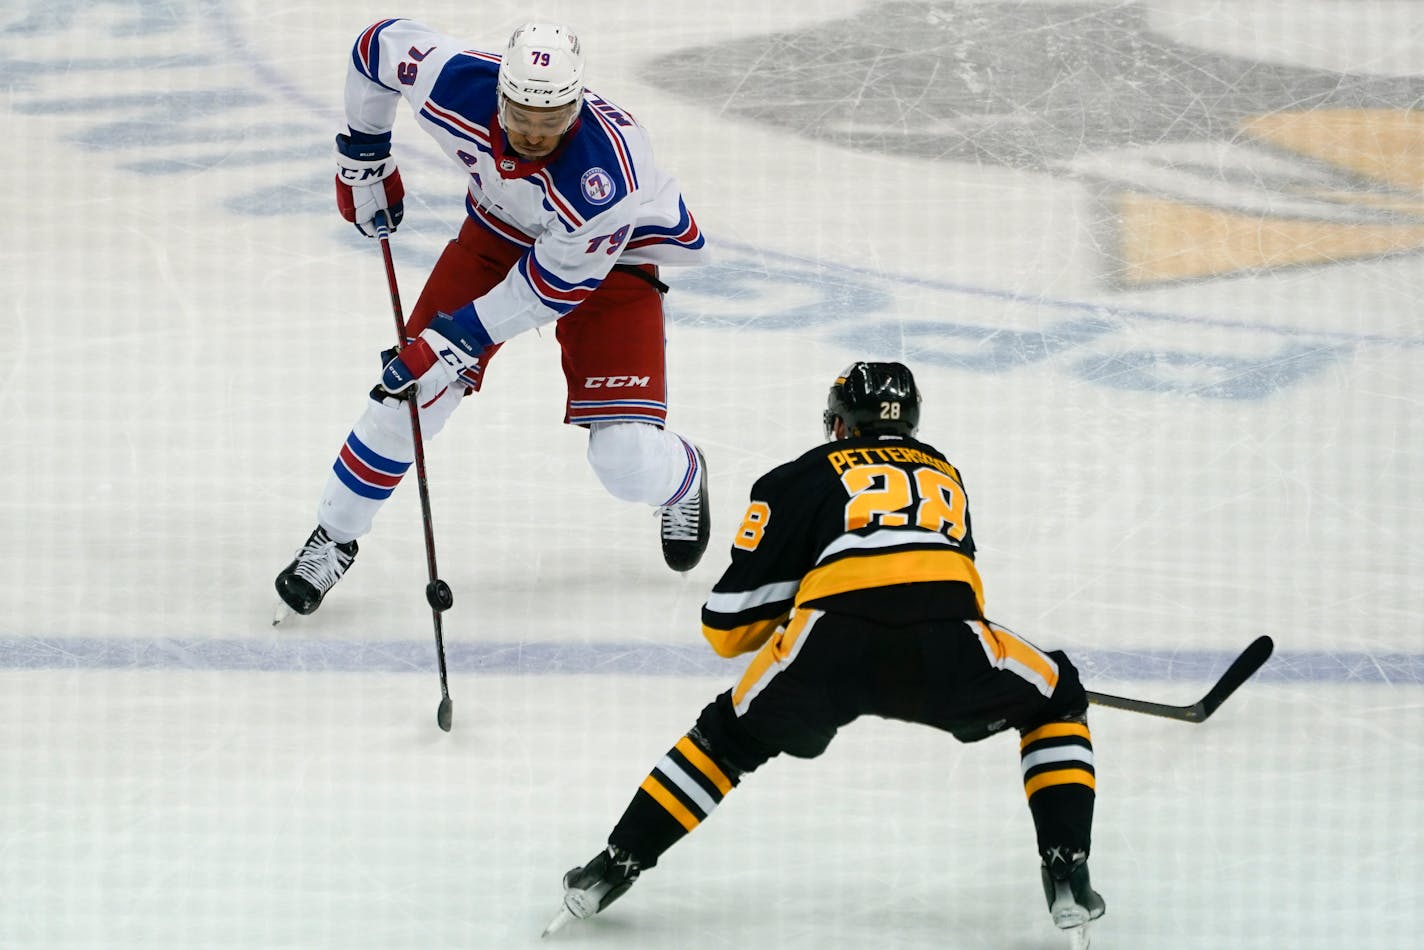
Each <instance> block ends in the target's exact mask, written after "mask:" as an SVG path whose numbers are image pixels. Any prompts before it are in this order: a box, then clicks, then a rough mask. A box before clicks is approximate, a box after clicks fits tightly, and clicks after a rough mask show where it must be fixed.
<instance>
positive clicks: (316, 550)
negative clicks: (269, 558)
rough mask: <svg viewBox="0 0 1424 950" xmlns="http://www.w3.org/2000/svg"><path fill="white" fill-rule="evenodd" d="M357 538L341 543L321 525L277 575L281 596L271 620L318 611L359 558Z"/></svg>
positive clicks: (279, 594) (278, 589) (280, 620)
mask: <svg viewBox="0 0 1424 950" xmlns="http://www.w3.org/2000/svg"><path fill="white" fill-rule="evenodd" d="M356 551H357V545H356V542H355V541H347V542H345V543H344V544H338V543H336V542H335V541H333V540H331V538H330V537H328V536H327V533H326V529H325V528H321V527H318V528H317V529H316V530H315V531H313V532H312V533H311V536H310V537H308V538H307V540H306V543H305V544H303V545H302V548H301V550H300V551H298V552H297V556H296V558H294V559H293V560H292V563H291V564H288V565H287V566H286V567H285V568H283V570H282V573H280V574H278V575H277V596H279V597H280V598H281V604H280V605H279V606H278V609H277V615H276V616H275V617H274V618H273V620H272V623H273V625H274V626H275V625H276V624H279V623H281V622H282V621H283V620H285V619H286V618H287V617H290V616H291V615H292V614H293V613H299V614H302V615H303V616H306V615H307V614H311V613H315V612H316V609H317V608H318V607H320V606H321V601H322V598H323V597H325V596H326V592H327V591H329V590H331V588H332V587H334V586H336V582H337V581H339V580H341V576H342V575H343V574H345V573H346V569H347V568H349V567H350V566H351V562H352V561H354V560H356Z"/></svg>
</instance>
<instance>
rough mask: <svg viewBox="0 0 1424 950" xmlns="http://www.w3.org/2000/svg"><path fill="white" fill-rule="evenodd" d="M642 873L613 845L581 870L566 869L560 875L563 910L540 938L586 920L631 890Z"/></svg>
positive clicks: (631, 859)
mask: <svg viewBox="0 0 1424 950" xmlns="http://www.w3.org/2000/svg"><path fill="white" fill-rule="evenodd" d="M642 869H643V868H642V865H641V864H639V863H638V859H637V858H635V857H633V856H632V855H631V854H629V853H628V852H627V851H624V850H623V849H622V848H617V847H614V846H613V845H609V846H608V847H607V848H606V849H605V850H603V851H600V852H599V853H598V854H596V855H594V856H593V859H592V860H590V861H589V862H588V863H587V864H585V865H584V866H583V867H579V868H572V869H570V870H569V872H568V873H567V874H565V875H564V906H563V907H561V908H559V912H558V913H557V914H555V915H554V919H553V920H551V921H549V926H547V927H545V928H544V932H543V933H542V934H540V936H541V937H547V936H549V934H551V933H554V932H555V931H557V930H560V929H562V928H563V927H564V925H566V924H567V923H569V921H571V920H586V919H587V918H589V917H592V916H593V915H594V914H596V913H598V912H599V911H601V910H603V908H605V907H607V906H608V905H609V904H611V903H613V902H614V901H616V900H617V899H618V898H620V897H622V896H623V893H624V891H626V890H628V888H630V887H632V886H633V882H634V881H636V880H637V879H638V874H639V873H640V872H641V871H642Z"/></svg>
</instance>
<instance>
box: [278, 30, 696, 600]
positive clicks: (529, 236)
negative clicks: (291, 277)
mask: <svg viewBox="0 0 1424 950" xmlns="http://www.w3.org/2000/svg"><path fill="white" fill-rule="evenodd" d="M583 72H584V51H583V47H582V44H581V43H580V42H579V39H578V37H577V36H576V35H575V34H574V33H573V32H572V31H571V30H570V29H569V28H568V27H566V26H561V25H557V24H552V23H529V24H526V25H524V26H521V27H520V28H519V29H517V30H515V31H514V33H513V35H512V36H511V37H510V39H509V43H508V44H507V46H506V48H505V49H504V50H503V51H502V52H501V53H492V52H482V51H479V50H472V49H467V48H466V47H465V45H464V44H463V43H461V42H460V41H458V40H456V39H454V38H452V37H449V36H445V35H443V34H440V33H437V32H435V31H433V30H431V29H429V28H428V27H425V26H422V25H420V24H418V23H415V22H412V21H410V20H405V19H387V20H381V21H379V22H377V23H374V24H372V25H371V26H369V27H368V28H367V29H366V30H364V31H363V32H362V33H361V34H360V35H359V36H358V37H357V39H356V42H355V44H354V46H353V48H352V51H351V61H350V66H349V68H348V71H347V80H346V94H345V95H346V120H347V123H348V127H349V128H348V130H347V132H345V133H342V134H340V135H338V136H337V154H336V163H337V178H336V190H337V201H338V206H339V208H340V210H341V212H342V214H343V216H344V217H345V218H346V219H347V220H348V221H351V222H352V223H353V224H355V225H356V227H357V228H358V229H359V230H360V231H361V232H362V233H363V234H365V235H367V236H368V237H369V236H375V234H376V233H377V231H376V224H377V221H378V218H379V217H384V223H386V224H387V225H388V227H389V228H390V229H391V230H394V229H395V228H396V226H398V225H399V224H400V222H401V219H402V215H403V212H404V208H403V199H404V189H403V186H402V183H401V179H400V172H399V171H398V170H397V167H396V162H395V159H394V157H393V156H392V152H391V129H392V127H393V125H394V122H395V117H396V110H397V107H398V106H399V104H400V101H401V99H405V101H406V102H407V103H408V104H409V105H410V107H411V109H412V110H413V111H414V113H415V116H416V121H417V124H418V125H419V126H420V128H421V129H423V130H424V131H425V132H426V133H427V134H429V135H430V136H431V137H432V138H433V139H434V140H435V141H436V142H437V143H439V145H440V147H441V149H443V150H444V152H445V154H447V155H448V156H449V157H450V158H451V160H453V161H454V162H456V163H457V164H458V165H459V166H460V168H461V169H462V170H464V171H465V173H466V174H467V177H468V185H469V187H468V194H467V196H466V198H465V210H466V212H467V214H466V218H465V220H464V223H463V226H462V227H461V229H460V233H459V235H458V236H457V237H456V238H455V239H454V240H453V241H451V242H450V243H449V244H448V245H447V247H446V249H445V251H444V252H443V253H442V254H441V256H440V258H439V260H438V261H437V262H436V264H435V267H434V269H433V270H432V271H431V273H430V276H429V278H428V279H427V281H426V283H425V286H424V289H423V290H422V292H421V295H420V297H419V299H418V301H417V302H416V305H415V307H414V308H413V309H412V311H411V314H410V318H409V323H408V329H407V332H408V339H407V342H406V345H405V346H404V347H402V348H401V349H400V350H399V351H398V352H397V353H395V354H394V355H393V357H391V358H388V361H387V363H386V365H385V369H384V372H383V373H382V375H381V379H380V382H379V383H378V384H377V385H376V387H375V389H373V390H372V391H371V394H370V399H369V400H368V401H367V403H366V406H365V411H364V412H363V414H362V415H361V417H360V419H359V420H357V422H356V424H355V426H354V427H353V428H352V430H351V433H350V434H349V435H348V436H347V438H346V441H345V443H344V444H343V445H342V447H341V449H340V452H339V453H338V455H337V458H336V461H335V464H334V465H333V468H332V473H331V475H330V477H329V479H328V481H327V484H326V487H325V489H324V491H323V493H322V496H321V501H320V505H319V507H318V511H317V527H316V530H314V531H313V532H312V533H311V535H310V537H308V539H307V541H306V542H305V544H304V545H303V546H302V548H301V549H300V551H299V552H298V554H297V556H296V558H295V559H294V560H293V561H292V562H291V564H289V565H288V566H287V567H286V568H285V569H284V570H282V572H281V573H280V574H279V575H278V576H277V581H276V586H277V592H278V594H279V595H280V596H281V598H282V601H283V602H284V603H285V605H286V606H287V607H288V608H290V609H291V610H293V611H296V612H297V613H301V614H309V613H312V612H313V611H315V610H316V609H317V607H318V606H320V604H321V601H322V598H323V597H324V596H325V595H326V593H327V591H329V590H330V589H331V587H332V586H333V585H334V584H335V583H336V581H338V580H339V579H340V578H341V576H342V575H343V574H344V573H345V572H346V570H347V568H348V567H350V565H351V563H352V561H353V559H354V558H355V556H356V552H357V539H358V538H360V537H361V536H362V535H364V534H366V533H367V532H368V531H370V529H371V525H372V520H373V519H374V517H375V515H376V512H377V511H378V510H379V509H380V507H381V505H382V504H384V502H385V500H386V499H387V498H388V497H389V496H390V495H391V493H392V492H393V491H394V490H395V488H396V486H397V484H399V482H400V481H401V479H402V477H403V476H404V474H405V472H406V470H407V469H408V468H409V467H410V465H411V464H412V462H413V460H414V458H415V455H414V443H413V440H412V436H411V426H410V417H409V411H408V408H407V407H406V406H404V405H402V400H403V399H409V398H414V399H416V400H417V401H418V405H419V407H420V423H421V430H422V434H423V436H425V437H430V436H433V435H435V434H436V433H438V432H439V431H440V429H441V427H442V426H443V425H444V424H445V422H446V420H447V419H448V418H449V417H450V414H451V413H452V412H453V411H454V409H455V407H456V406H457V405H459V404H460V401H461V399H462V398H463V397H464V396H466V395H469V394H471V393H474V392H478V391H479V389H480V387H481V385H482V384H483V382H484V376H485V373H486V371H487V369H488V366H489V363H490V360H491V359H492V357H493V356H494V355H495V353H496V352H497V351H498V349H499V347H500V345H501V344H502V343H504V341H506V340H508V339H510V338H512V337H514V336H516V335H518V334H520V333H522V332H524V331H526V330H530V329H534V328H537V327H541V326H546V325H549V324H553V327H554V335H555V338H556V339H557V341H558V343H559V345H560V348H561V351H562V357H563V369H564V376H565V379H566V381H567V385H568V395H567V404H566V410H565V417H564V421H565V422H566V423H568V424H570V425H577V426H582V427H584V428H586V429H588V431H589V440H588V461H589V464H590V465H591V467H592V468H593V470H594V472H595V473H596V474H597V476H598V478H599V480H600V481H601V482H602V484H603V485H604V487H605V488H606V489H607V490H608V491H609V492H610V493H611V494H613V495H614V496H615V497H617V498H620V499H623V500H626V501H633V502H643V503H645V504H648V505H652V506H655V507H657V508H658V509H660V511H661V518H660V534H661V542H662V551H663V557H664V559H665V561H666V562H667V564H668V566H670V567H671V568H673V569H674V570H678V571H687V570H691V569H692V568H693V567H694V566H695V565H696V564H697V563H698V561H699V560H700V558H701V557H702V554H703V552H704V551H705V550H706V546H707V537H708V533H709V518H708V502H707V473H706V467H705V461H704V459H703V456H702V452H701V451H700V450H699V449H698V448H697V447H696V446H695V445H694V444H693V443H692V442H691V441H690V440H688V439H686V438H684V437H682V436H680V435H678V434H676V433H674V432H671V431H669V430H668V429H667V428H665V422H666V419H667V403H666V378H665V377H666V364H665V354H664V337H663V309H662V293H663V292H665V291H666V290H667V287H666V286H665V285H664V284H662V282H661V280H660V279H659V272H658V267H659V265H663V264H690V263H697V262H698V261H699V259H700V258H701V256H702V252H703V247H704V239H703V236H702V234H701V232H700V231H699V229H698V226H697V223H696V222H695V221H694V220H693V218H692V215H691V214H689V213H688V211H687V208H686V207H685V205H684V204H683V200H682V196H681V193H680V191H679V188H678V185H677V182H676V181H675V180H674V179H673V178H672V177H670V176H669V175H667V174H666V173H665V172H663V171H662V170H661V169H660V168H659V167H658V166H657V165H656V164H655V163H654V161H653V155H652V149H651V145H650V143H649V138H648V135H647V133H646V132H645V131H644V129H643V128H642V127H641V126H640V125H638V123H637V122H636V121H635V120H634V119H633V118H632V116H630V115H629V114H628V113H627V112H625V111H624V110H622V109H620V108H619V107H617V106H615V105H614V104H613V103H611V102H608V101H607V100H605V99H602V98H600V97H599V96H597V95H595V94H594V93H592V92H591V91H588V90H586V89H585V88H584V84H583Z"/></svg>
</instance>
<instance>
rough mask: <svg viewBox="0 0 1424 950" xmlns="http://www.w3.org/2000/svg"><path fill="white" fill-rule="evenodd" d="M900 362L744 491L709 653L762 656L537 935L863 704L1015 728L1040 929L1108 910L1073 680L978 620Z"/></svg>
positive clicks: (591, 905) (867, 381)
mask: <svg viewBox="0 0 1424 950" xmlns="http://www.w3.org/2000/svg"><path fill="white" fill-rule="evenodd" d="M919 417H920V394H919V391H918V389H917V388H916V386H915V380H914V377H913V376H912V374H911V373H910V370H909V369H908V368H906V367H905V366H903V365H901V364H899V363H869V362H859V363H855V364H853V365H852V366H850V367H849V368H848V369H847V370H846V371H845V372H844V373H843V374H842V375H841V376H840V377H839V378H838V379H836V381H835V383H834V384H833V385H832V386H831V390H830V397H829V400H828V405H827V408H826V411H825V428H826V437H827V440H828V441H827V444H825V445H822V446H819V447H817V448H814V449H812V450H811V451H809V452H806V453H805V454H804V455H802V456H801V457H800V458H798V459H796V460H794V461H791V462H788V463H786V464H784V465H781V466H779V467H777V468H775V469H773V470H772V471H770V472H768V473H767V474H765V475H763V476H762V477H761V478H760V479H758V480H757V482H756V484H754V485H753V486H752V491H751V503H750V504H749V505H748V507H747V513H746V516H745V517H744V518H743V520H742V523H741V525H740V527H739V528H738V529H737V533H736V535H735V537H734V538H733V540H732V562H731V564H730V566H729V567H728V568H727V570H726V572H725V573H724V574H723V575H722V577H721V579H720V580H719V581H718V582H717V584H716V585H715V586H714V587H713V589H712V594H711V595H710V596H709V597H708V599H707V603H706V605H705V606H704V607H703V609H702V632H703V634H704V635H705V636H706V637H707V639H708V640H709V641H710V642H711V644H712V646H713V648H714V649H715V650H716V651H717V652H718V653H719V654H721V655H723V656H734V655H736V654H739V653H748V652H752V651H756V655H755V656H754V657H753V659H752V660H751V663H750V664H749V665H748V667H747V670H746V672H745V673H744V674H743V676H742V679H741V681H740V682H739V683H737V685H736V686H734V687H733V688H732V689H730V690H727V691H726V692H724V693H722V694H721V695H719V696H718V697H716V699H714V700H713V701H712V702H711V703H709V704H708V705H707V706H706V707H705V708H704V709H703V710H702V713H701V715H699V716H698V718H697V722H696V724H695V725H694V726H693V727H692V728H691V729H690V730H689V731H688V732H687V734H686V735H684V736H682V737H681V738H680V739H678V740H677V742H676V743H675V744H674V745H673V747H672V748H671V749H669V750H668V752H667V754H666V755H664V756H663V758H662V759H661V760H660V761H659V762H658V763H657V765H656V766H654V767H653V769H652V771H651V772H650V773H649V775H648V777H647V778H645V779H644V780H643V782H642V784H641V785H640V786H639V788H638V790H637V791H636V792H635V793H634V795H633V799H632V801H630V802H629V804H628V807H627V809H626V810H625V811H624V813H623V816H622V817H621V818H620V819H619V820H618V823H617V824H616V825H615V826H614V828H613V831H612V832H611V833H610V834H609V837H608V845H607V847H606V849H605V850H603V851H600V852H599V853H598V854H596V855H594V857H593V858H592V859H590V860H589V861H588V862H586V863H585V864H584V865H582V866H581V867H576V868H574V869H573V870H571V871H569V872H568V873H567V874H565V875H564V888H565V893H564V906H563V908H562V909H561V910H560V912H559V914H558V916H556V917H555V918H554V920H553V921H552V922H551V923H550V925H549V928H548V929H547V930H546V931H545V933H546V934H547V933H550V932H552V931H554V930H557V929H558V928H560V927H562V926H563V925H564V924H566V923H568V921H570V920H572V919H574V918H585V917H591V916H593V915H594V914H596V913H598V912H599V911H601V910H603V909H604V908H605V907H607V906H608V905H609V904H611V903H612V902H613V901H614V900H616V899H617V898H618V897H620V896H621V895H622V894H623V893H624V892H625V891H627V890H628V888H629V887H631V886H632V884H633V882H634V881H636V880H637V878H638V875H639V874H640V873H642V872H643V871H646V870H648V869H649V868H652V867H654V866H656V864H657V862H658V859H659V858H660V857H661V856H662V854H663V852H665V851H666V850H667V849H668V848H670V847H672V846H673V845H674V844H676V843H677V842H678V841H680V840H681V839H682V838H683V836H684V835H686V834H687V833H688V832H690V831H692V830H693V829H694V828H696V827H697V826H698V824H700V823H701V822H702V821H704V820H705V819H706V818H707V817H708V815H709V814H711V812H712V810H713V809H714V808H716V806H717V804H718V803H719V802H721V801H722V799H723V797H724V796H726V795H727V794H728V793H729V792H731V791H732V789H733V788H735V787H736V786H737V784H738V783H739V782H740V781H741V779H742V777H743V776H745V775H746V774H747V773H749V772H751V771H753V770H754V769H756V768H759V767H760V766H761V765H762V764H763V763H765V762H766V761H767V760H768V759H771V758H772V757H774V756H776V755H778V754H780V753H783V752H785V753H787V754H789V755H794V756H799V757H803V758H814V757H816V756H818V755H820V754H821V753H822V752H823V751H825V749H826V747H827V746H828V745H829V744H830V741H831V740H832V739H833V738H834V737H835V735H836V730H838V729H839V728H840V727H841V726H844V725H847V724H849V723H850V722H852V721H854V720H855V719H857V718H858V717H860V716H863V715H873V716H881V717H885V718H889V719H901V720H904V721H906V722H914V723H922V724H924V725H927V726H932V727H934V728H937V729H942V730H944V731H946V732H949V733H951V734H952V735H953V736H954V737H955V738H957V739H959V740H960V741H962V742H976V741H978V740H981V739H986V738H988V737H990V736H992V735H994V734H996V733H998V732H1001V731H1007V730H1009V729H1014V730H1017V731H1018V733H1019V735H1020V741H1019V750H1020V759H1021V764H1022V769H1023V782H1024V789H1025V792H1026V793H1027V796H1028V807H1029V810H1030V812H1031V813H1032V816H1033V821H1034V826H1035V829H1036V832H1037V839H1038V840H1037V845H1038V852H1039V856H1040V859H1041V865H1042V869H1041V874H1042V879H1043V888H1044V893H1045V895H1046V897H1047V899H1048V905H1049V910H1050V913H1051V914H1052V917H1053V922H1054V923H1055V924H1056V925H1057V926H1058V927H1059V928H1061V929H1063V930H1065V931H1068V933H1069V936H1070V939H1071V941H1072V943H1073V945H1074V946H1076V947H1086V946H1087V924H1088V921H1090V920H1093V919H1096V918H1098V917H1100V916H1102V914H1103V911H1104V906H1105V905H1104V903H1103V900H1102V898H1101V897H1100V896H1099V895H1098V894H1097V892H1095V891H1094V890H1093V888H1092V886H1091V885H1090V883H1089V879H1088V865H1087V859H1088V851H1089V848H1090V844H1091V840H1090V839H1091V833H1092V822H1093V803H1094V795H1095V791H1094V788H1095V782H1094V770H1093V745H1092V737H1091V735H1090V734H1089V731H1088V724H1087V716H1086V714H1087V708H1088V702H1087V695H1086V693H1085V692H1084V689H1083V686H1082V684H1081V682H1080V681H1079V678H1078V671H1077V670H1076V669H1075V668H1074V666H1073V664H1072V663H1071V662H1070V661H1069V660H1068V657H1067V656H1065V655H1064V654H1063V653H1061V652H1058V651H1052V652H1045V651H1043V650H1040V649H1039V648H1038V647H1036V646H1034V645H1033V644H1031V643H1029V642H1028V641H1027V640H1025V639H1023V638H1022V637H1019V636H1018V635H1016V634H1014V633H1012V632H1011V631H1009V630H1007V629H1006V628H1004V627H1002V626H999V625H998V624H996V623H994V622H992V621H990V620H988V619H987V618H985V616H984V613H983V604H984V596H983V587H982V584H981V582H980V578H979V573H978V571H977V570H976V568H975V565H974V535H973V532H972V529H971V525H970V517H969V502H968V498H967V496H966V495H965V491H964V481H963V479H962V478H961V477H960V474H959V471H958V470H957V469H956V468H955V467H954V466H953V465H951V464H950V463H949V461H948V460H947V459H946V458H945V457H944V455H942V454H941V453H940V452H939V450H938V449H936V448H934V447H933V446H930V445H928V444H926V443H924V442H920V441H918V440H916V439H915V437H914V436H915V432H916V429H917V427H918V425H919Z"/></svg>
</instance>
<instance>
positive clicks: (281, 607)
mask: <svg viewBox="0 0 1424 950" xmlns="http://www.w3.org/2000/svg"><path fill="white" fill-rule="evenodd" d="M295 614H296V611H295V610H293V609H292V608H291V607H288V606H287V602H286V601H284V600H278V601H277V607H276V609H275V610H273V612H272V626H274V627H275V626H277V625H278V624H280V623H281V622H282V621H283V620H286V619H287V618H288V617H291V616H294V615H295Z"/></svg>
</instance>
